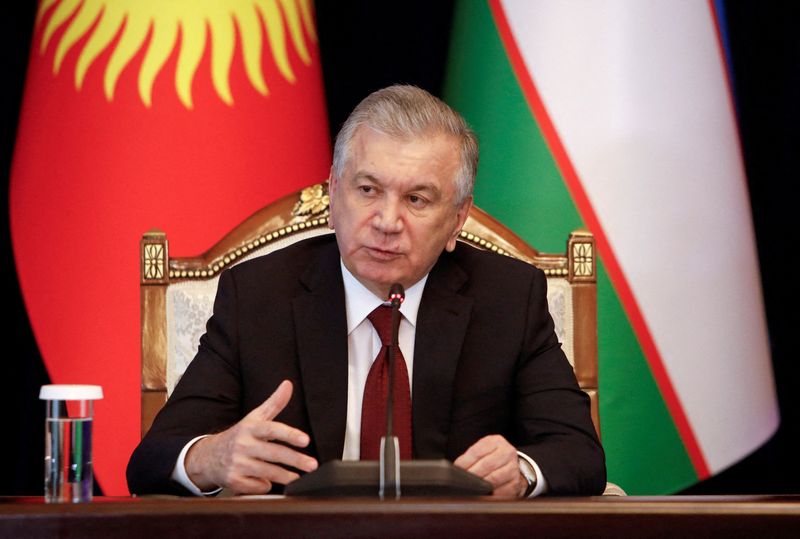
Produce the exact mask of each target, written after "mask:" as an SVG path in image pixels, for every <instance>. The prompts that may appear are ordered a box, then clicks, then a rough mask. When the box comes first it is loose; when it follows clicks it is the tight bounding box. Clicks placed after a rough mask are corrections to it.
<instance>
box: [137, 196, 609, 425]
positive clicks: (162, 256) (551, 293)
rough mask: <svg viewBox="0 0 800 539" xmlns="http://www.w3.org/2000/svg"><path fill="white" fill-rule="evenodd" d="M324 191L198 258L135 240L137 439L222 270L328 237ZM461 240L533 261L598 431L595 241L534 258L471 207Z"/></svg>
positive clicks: (290, 201) (279, 209)
mask: <svg viewBox="0 0 800 539" xmlns="http://www.w3.org/2000/svg"><path fill="white" fill-rule="evenodd" d="M328 203H329V198H328V194H327V186H326V185H325V184H316V185H313V186H311V187H308V188H306V189H303V190H302V191H300V192H298V193H294V194H291V195H289V196H286V197H284V198H282V199H280V200H278V201H276V202H274V203H272V204H270V205H268V206H266V207H265V208H263V209H262V210H260V211H259V212H257V213H256V214H254V215H253V216H251V217H250V218H249V219H247V220H246V221H245V222H243V223H242V224H241V225H239V226H237V227H236V228H234V229H233V230H232V231H231V232H230V233H228V234H227V235H226V236H225V237H224V238H223V239H222V240H220V241H219V242H218V243H217V244H216V245H214V246H213V247H211V248H210V249H209V250H208V251H207V252H205V253H204V254H202V255H200V256H197V257H170V256H169V244H168V241H167V237H166V235H165V234H164V233H163V232H161V231H158V230H153V231H150V232H148V233H146V234H144V236H143V237H142V240H141V245H140V253H141V287H140V290H141V322H142V324H141V328H142V335H141V336H142V387H141V389H142V422H141V429H142V435H144V434H145V433H146V432H147V430H148V429H149V428H150V425H151V424H152V421H153V419H154V417H155V415H156V413H157V412H158V410H160V408H161V406H163V404H164V402H165V401H166V398H167V397H168V395H169V393H170V392H171V391H172V389H173V388H174V387H175V384H176V383H177V381H178V380H179V379H180V376H181V374H182V373H183V372H184V370H185V369H186V367H187V365H188V364H189V362H190V361H191V360H192V358H193V357H194V355H195V353H196V351H197V346H198V342H199V339H200V336H201V335H202V334H203V332H204V331H205V323H206V320H207V319H208V318H209V316H210V315H211V312H212V308H213V302H214V296H215V294H216V289H217V282H218V280H219V275H220V272H222V271H223V270H224V269H226V268H229V267H231V266H234V265H235V264H238V263H240V262H242V261H244V260H248V259H250V258H254V257H257V256H262V255H264V254H267V253H269V252H272V251H275V250H277V249H281V248H283V247H286V246H287V245H290V244H292V243H294V242H296V241H298V240H301V239H305V238H309V237H312V236H316V235H321V234H329V233H332V231H331V230H330V229H329V228H328V226H327V225H328ZM459 239H460V241H463V242H466V243H469V244H471V245H473V246H476V247H478V248H481V249H487V250H491V251H494V252H497V253H499V254H502V255H506V256H511V257H514V258H518V259H520V260H523V261H525V262H528V263H530V264H534V265H535V266H537V267H539V268H540V269H542V270H543V271H544V272H545V275H546V276H547V284H548V293H547V299H548V304H549V307H550V312H551V314H552V316H553V320H554V322H555V326H556V333H557V335H558V338H559V340H560V341H561V342H562V346H563V348H564V351H565V352H566V355H567V357H568V358H569V361H570V363H571V364H572V366H573V368H574V369H575V373H576V376H577V378H578V383H579V385H580V387H581V388H582V389H583V390H584V391H585V392H586V393H588V395H589V396H590V398H591V403H592V420H593V421H594V424H595V428H596V429H597V431H598V434H599V432H600V421H599V415H598V391H597V389H598V384H597V315H596V312H597V307H596V264H595V257H594V239H593V237H592V235H591V234H590V233H588V232H586V231H583V230H578V231H575V232H573V233H572V234H570V235H569V238H567V251H566V253H564V254H545V253H540V252H538V251H537V250H535V249H534V248H532V247H530V246H529V245H527V244H526V243H525V242H524V241H522V240H521V239H520V238H519V237H518V236H516V235H515V234H514V233H513V232H511V231H510V230H509V229H508V228H506V227H505V226H503V225H502V224H500V223H499V222H498V221H496V220H495V219H493V218H492V217H491V216H489V215H488V214H487V213H485V212H484V211H482V210H480V209H478V208H476V207H473V208H472V210H471V211H470V214H469V217H468V219H467V222H466V223H465V225H464V227H463V230H462V231H461V234H460V238H459Z"/></svg>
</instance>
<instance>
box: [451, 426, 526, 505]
mask: <svg viewBox="0 0 800 539" xmlns="http://www.w3.org/2000/svg"><path fill="white" fill-rule="evenodd" d="M453 464H455V465H456V466H458V467H459V468H462V469H464V470H467V471H468V472H471V473H473V474H475V475H477V476H478V477H481V478H483V479H485V480H486V481H488V482H489V483H491V484H492V487H493V488H494V490H493V491H492V496H498V497H505V498H514V497H516V498H519V497H521V496H522V495H523V494H525V490H526V488H527V486H528V483H527V481H525V478H524V477H523V476H522V473H521V472H520V470H519V457H518V456H517V449H516V448H515V447H514V446H513V445H511V444H510V443H509V442H508V440H506V439H505V438H503V437H502V436H500V435H499V434H493V435H491V436H484V437H483V438H481V439H480V440H478V441H477V442H475V443H474V444H472V446H470V448H469V449H467V450H466V451H465V452H464V454H463V455H461V456H460V457H458V458H457V459H456V460H455V462H454V463H453Z"/></svg>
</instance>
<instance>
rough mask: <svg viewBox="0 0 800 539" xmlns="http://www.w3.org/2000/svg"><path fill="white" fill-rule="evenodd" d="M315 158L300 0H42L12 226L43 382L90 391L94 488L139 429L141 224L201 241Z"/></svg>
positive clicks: (319, 110)
mask: <svg viewBox="0 0 800 539" xmlns="http://www.w3.org/2000/svg"><path fill="white" fill-rule="evenodd" d="M329 164H330V142H329V139H328V127H327V117H326V112H325V107H324V100H323V88H322V77H321V69H320V58H319V53H318V49H317V44H316V34H315V29H314V16H313V12H312V2H311V0H227V1H220V0H171V1H169V2H164V1H161V0H42V2H41V4H40V6H39V11H38V15H37V19H36V29H35V31H34V38H33V50H32V52H31V59H30V65H29V68H28V74H27V80H26V86H25V97H24V102H23V106H22V111H21V117H20V126H19V131H18V138H17V145H16V148H15V153H14V161H13V165H12V172H11V189H10V213H11V216H10V217H11V234H12V241H13V248H14V256H15V260H16V265H17V271H18V273H19V281H20V285H21V287H22V293H23V297H24V300H25V304H26V307H27V310H28V313H29V316H30V320H31V323H32V326H33V331H34V334H35V336H36V340H37V343H38V345H39V349H40V351H41V354H42V356H43V358H44V361H45V364H46V366H47V370H48V372H49V374H50V377H51V379H52V380H53V382H54V383H88V384H99V385H101V386H103V389H104V390H105V400H103V401H100V402H98V404H97V406H96V411H95V417H96V422H95V449H94V451H95V452H94V464H95V471H96V477H97V478H98V480H99V482H100V485H101V487H102V488H103V490H104V492H105V494H107V495H121V494H125V493H126V487H125V479H124V470H125V465H126V463H127V459H128V456H129V455H130V453H131V451H132V449H133V447H134V446H135V445H136V443H137V442H138V439H139V384H140V367H139V284H138V282H139V261H138V253H139V238H140V237H141V235H142V233H143V232H145V231H147V230H149V229H150V228H153V227H158V228H160V229H162V230H164V231H166V232H167V234H168V237H169V240H170V249H171V253H172V254H175V255H192V254H199V253H200V252H202V251H204V250H205V249H207V248H208V247H210V246H211V244H213V243H214V242H215V241H216V240H218V239H219V238H220V237H221V236H222V235H223V234H224V233H225V232H226V231H228V230H230V229H231V228H232V227H234V226H235V225H237V224H238V223H239V222H241V221H242V220H244V219H245V218H246V217H248V216H249V215H250V214H252V213H253V212H255V211H256V210H257V209H259V208H260V207H262V206H263V205H264V204H266V203H268V202H270V201H271V200H274V199H276V198H278V197H280V196H282V195H285V194H287V193H289V192H291V191H293V190H296V189H298V188H300V187H302V186H304V185H307V184H309V183H311V182H315V181H320V180H322V179H324V178H325V176H326V174H327V169H328V166H329Z"/></svg>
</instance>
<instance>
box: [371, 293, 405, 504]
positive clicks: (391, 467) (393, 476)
mask: <svg viewBox="0 0 800 539" xmlns="http://www.w3.org/2000/svg"><path fill="white" fill-rule="evenodd" d="M388 299H389V301H390V302H391V304H392V342H391V344H390V345H389V350H388V360H389V361H388V362H389V365H388V368H389V380H388V381H389V389H388V393H387V395H386V436H384V437H382V438H381V449H380V455H381V461H380V483H379V488H378V496H379V497H380V499H381V500H383V499H384V498H385V497H386V496H387V495H389V496H392V495H394V497H395V498H399V497H400V443H399V441H398V439H397V436H395V435H394V432H393V427H394V422H393V416H394V362H395V361H396V360H395V354H396V353H395V351H396V350H397V347H398V346H399V344H398V332H399V330H400V304H401V303H403V300H404V299H406V292H405V290H403V285H401V284H400V283H394V284H393V285H392V286H391V287H390V288H389V298H388Z"/></svg>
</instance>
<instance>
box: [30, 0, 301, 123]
mask: <svg viewBox="0 0 800 539" xmlns="http://www.w3.org/2000/svg"><path fill="white" fill-rule="evenodd" d="M311 2H312V0H226V1H223V0H42V1H41V3H40V4H39V11H38V13H37V18H36V24H37V25H38V24H40V23H41V21H42V19H43V17H44V15H45V13H46V12H48V10H50V8H52V11H51V12H50V17H49V19H48V21H47V25H46V27H45V29H44V33H43V34H42V42H41V45H40V52H42V53H44V51H45V50H46V49H47V44H48V43H49V41H50V39H51V38H52V37H53V34H54V33H55V32H56V30H58V29H59V28H60V27H61V26H63V25H64V24H65V23H66V22H67V21H69V24H68V26H67V27H66V29H65V31H64V33H63V34H62V35H61V39H60V40H59V41H58V45H57V47H56V52H55V57H54V59H53V73H56V74H57V73H58V71H59V69H60V68H61V64H62V62H63V61H64V57H65V56H66V55H67V53H68V52H69V51H70V49H71V48H72V47H73V46H74V45H75V43H77V42H78V41H80V39H81V38H82V37H84V36H85V35H86V33H87V32H89V31H90V29H91V34H90V35H89V37H88V39H87V40H86V44H85V45H84V47H83V50H82V51H81V52H80V55H79V56H78V61H77V63H76V66H75V87H76V88H77V89H79V90H80V89H81V87H82V85H83V80H84V77H85V76H86V72H87V70H88V69H89V67H91V65H92V63H93V62H94V61H95V60H96V59H97V57H98V56H100V54H101V53H102V52H103V51H104V50H105V49H106V48H107V47H108V46H109V45H110V44H111V42H112V41H114V38H115V37H116V36H117V34H118V33H119V32H120V28H123V26H124V29H123V30H122V35H121V36H120V37H119V39H118V40H117V41H116V46H115V47H114V50H113V51H112V53H111V57H110V59H109V61H108V64H107V65H106V69H105V74H104V77H103V90H104V92H105V95H106V98H107V99H108V100H109V101H111V100H112V99H113V98H114V89H115V87H116V84H117V80H118V79H119V76H120V73H122V70H123V69H124V68H125V67H126V66H127V65H128V63H129V62H130V61H131V59H132V58H133V57H134V56H135V55H136V53H137V52H138V51H139V50H140V49H141V47H142V45H143V43H144V42H145V40H146V39H147V36H148V35H150V40H149V42H148V46H147V50H146V51H145V54H144V59H143V60H142V65H141V68H140V69H139V77H138V86H139V95H140V96H141V98H142V102H143V103H144V104H145V106H147V107H150V106H151V104H152V92H153V82H154V81H155V78H156V76H157V75H158V73H159V72H160V71H161V69H162V68H163V67H164V64H165V63H166V61H167V59H168V58H169V56H170V54H171V53H172V51H173V50H174V48H175V46H176V44H177V42H178V34H179V33H180V45H179V47H180V50H179V52H178V63H177V67H176V69H175V90H176V92H177V94H178V98H179V99H180V100H181V102H182V103H183V104H184V106H186V108H189V109H191V108H192V81H193V80H194V76H195V73H196V71H197V67H198V65H199V64H200V60H201V59H202V57H203V53H204V51H205V47H206V35H207V34H210V36H211V39H210V46H211V80H212V83H213V85H214V89H215V90H216V92H217V94H218V95H219V97H220V98H221V99H222V100H223V101H224V102H225V103H227V104H228V105H232V104H233V96H232V95H231V89H230V81H229V72H230V67H231V62H232V60H233V52H234V47H235V42H236V29H235V27H238V30H239V36H240V41H241V44H242V57H243V59H244V67H245V71H246V73H247V78H248V79H249V80H250V83H251V84H252V85H253V87H254V88H255V89H256V90H257V91H258V92H259V93H260V94H261V95H265V96H266V95H267V94H268V90H267V83H266V81H265V80H264V73H263V71H262V68H261V56H262V50H263V43H262V41H263V40H262V28H263V29H264V32H263V33H264V34H266V37H267V40H268V42H269V47H270V49H271V50H272V57H273V60H274V62H275V65H276V66H277V67H278V71H280V73H281V74H282V75H283V77H285V78H286V80H288V81H290V82H294V80H295V76H294V72H293V71H292V67H291V65H290V64H289V57H288V53H287V39H286V30H287V29H288V33H289V35H290V37H291V42H292V44H293V45H294V48H295V50H296V51H297V54H298V56H299V57H300V59H301V60H302V61H303V62H304V63H305V64H306V65H308V64H310V63H311V57H310V55H309V52H308V47H307V45H306V36H307V38H308V39H309V40H310V41H311V42H316V33H315V31H314V22H313V16H312V13H311V9H312V8H311ZM54 4H57V5H56V6H55V7H53V5H54ZM262 21H263V26H262ZM207 29H208V32H207ZM304 32H305V33H304Z"/></svg>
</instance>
